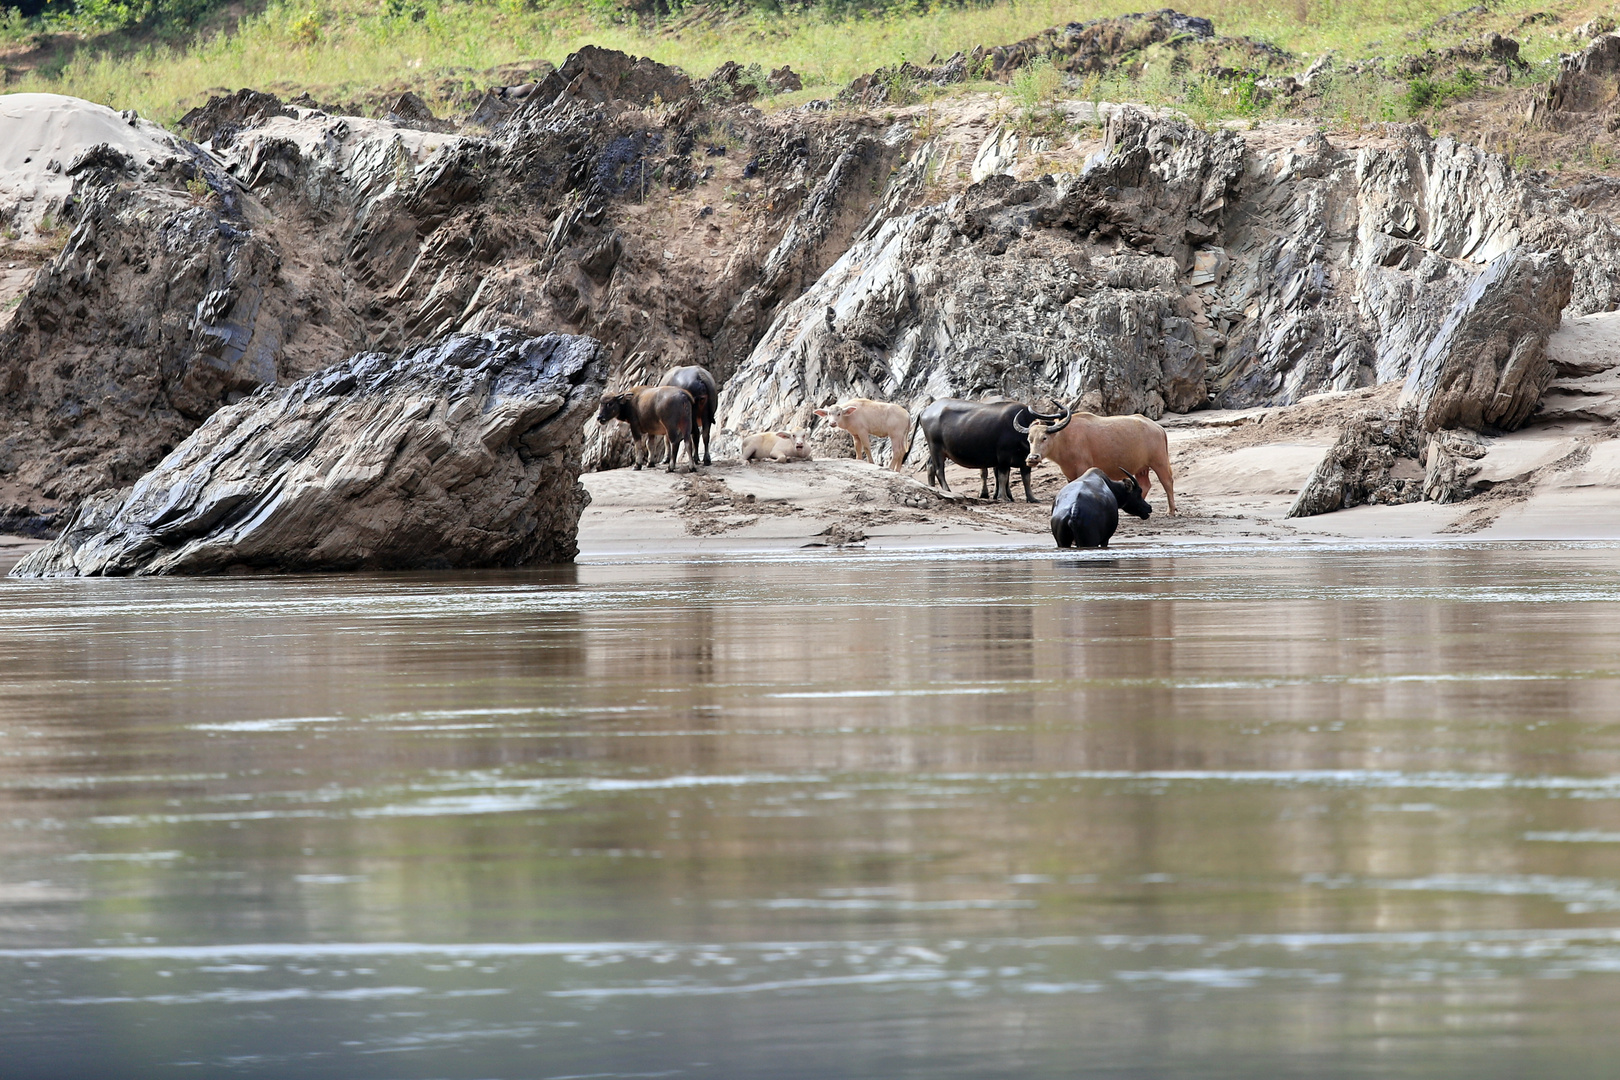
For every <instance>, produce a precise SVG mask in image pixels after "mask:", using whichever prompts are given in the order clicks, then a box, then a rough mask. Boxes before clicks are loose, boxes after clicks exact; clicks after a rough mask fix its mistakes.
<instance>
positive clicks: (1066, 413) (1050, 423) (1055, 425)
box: [1013, 402, 1074, 469]
mask: <svg viewBox="0 0 1620 1080" xmlns="http://www.w3.org/2000/svg"><path fill="white" fill-rule="evenodd" d="M1058 409H1059V410H1061V411H1059V412H1055V413H1050V414H1048V413H1038V412H1036V411H1035V410H1034V409H1025V410H1024V413H1028V414H1029V415H1030V417H1031V419H1030V422H1029V423H1028V424H1027V425H1026V424H1020V423H1019V422H1018V416H1015V417H1013V430H1015V431H1017V432H1018V433H1019V434H1020V435H1023V436H1025V437H1027V438H1028V439H1029V456H1028V457H1027V458H1025V459H1024V464H1025V465H1027V466H1029V467H1030V468H1032V469H1033V468H1034V467H1035V466H1037V465H1039V464H1040V463H1041V458H1043V457H1045V456H1046V441H1047V440H1048V439H1050V438H1051V437H1052V436H1053V435H1056V434H1057V433H1058V432H1060V431H1062V430H1063V429H1064V428H1066V427H1068V426H1069V421H1070V420H1071V419H1073V417H1074V413H1073V412H1072V411H1071V410H1070V409H1069V407H1068V406H1067V405H1064V404H1063V403H1062V402H1059V403H1058ZM1022 415H1023V413H1020V414H1019V416H1022Z"/></svg>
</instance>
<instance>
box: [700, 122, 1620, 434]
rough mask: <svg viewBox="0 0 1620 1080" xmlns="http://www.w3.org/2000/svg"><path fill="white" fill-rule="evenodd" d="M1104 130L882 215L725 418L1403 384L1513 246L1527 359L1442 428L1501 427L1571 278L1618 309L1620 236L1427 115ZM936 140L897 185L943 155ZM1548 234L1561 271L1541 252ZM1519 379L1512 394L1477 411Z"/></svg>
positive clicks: (750, 367) (1517, 335) (1166, 402)
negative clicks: (1287, 138) (1037, 164)
mask: <svg viewBox="0 0 1620 1080" xmlns="http://www.w3.org/2000/svg"><path fill="white" fill-rule="evenodd" d="M1108 123H1109V128H1108V133H1107V146H1106V148H1105V150H1104V151H1102V152H1100V153H1099V154H1098V155H1096V156H1095V157H1094V158H1093V159H1092V160H1091V161H1090V162H1089V163H1088V164H1087V167H1086V168H1085V170H1084V172H1083V173H1082V174H1081V175H1078V176H1075V175H1067V176H1057V177H1045V178H1042V179H1041V180H1039V181H1027V182H1018V181H1015V180H1013V179H1012V178H1011V177H1008V176H995V177H991V178H989V179H987V180H985V181H984V182H983V183H981V184H978V185H975V186H974V187H972V188H969V189H968V190H967V191H966V192H964V193H962V194H961V195H959V196H956V197H954V198H952V199H950V200H948V201H946V202H944V203H942V204H938V205H935V206H930V207H926V208H923V209H919V210H914V211H909V212H896V213H895V214H893V215H884V214H881V213H880V214H879V215H878V216H877V217H875V218H874V219H873V221H872V222H871V223H870V224H869V225H868V227H867V228H866V230H865V231H864V232H863V233H862V234H861V235H860V236H858V237H857V239H856V241H855V243H854V244H852V245H851V247H850V248H849V250H848V251H846V252H845V254H844V255H843V257H842V258H841V259H840V260H839V261H838V262H837V263H836V264H835V265H834V266H833V267H832V268H831V269H829V270H828V272H827V273H826V274H825V275H824V276H823V277H822V278H821V280H819V281H818V282H816V283H815V285H814V286H813V287H811V288H810V289H809V290H808V291H807V292H806V293H805V294H804V295H803V296H802V297H800V298H799V299H798V300H796V301H794V302H793V303H792V304H790V305H788V306H787V307H786V308H784V309H783V311H782V313H781V314H780V315H779V316H778V317H777V319H776V320H775V322H774V323H773V324H772V325H771V328H770V329H769V330H768V331H767V332H766V334H765V336H764V337H763V338H762V339H761V341H760V343H759V345H758V346H757V347H756V349H755V350H754V353H753V355H752V356H751V357H750V358H749V360H748V362H747V363H746V364H744V365H743V366H742V368H741V369H739V371H738V373H737V375H736V377H735V378H734V379H733V381H732V382H731V383H730V384H729V385H728V386H727V387H726V388H725V390H724V392H723V393H722V402H721V422H722V424H723V425H724V426H727V427H730V428H733V429H735V430H739V431H741V430H758V429H763V428H769V427H776V426H781V427H795V426H802V425H803V424H805V423H806V422H808V417H809V415H810V411H811V410H812V409H814V408H815V407H817V406H821V405H824V404H826V403H828V402H831V401H833V400H836V399H837V398H840V397H850V396H866V397H880V398H885V399H889V400H896V401H899V402H901V403H902V404H906V405H908V406H910V407H916V406H919V405H921V404H925V403H926V402H927V401H928V400H932V399H934V398H939V397H947V396H960V397H981V396H997V395H1005V396H1008V397H1018V398H1023V399H1027V400H1030V401H1033V402H1049V401H1053V400H1062V401H1065V402H1068V403H1071V404H1077V405H1078V406H1079V407H1083V408H1087V409H1089V410H1091V411H1096V412H1110V413H1119V412H1143V413H1145V414H1147V415H1149V416H1155V417H1156V416H1158V415H1159V414H1160V413H1161V412H1163V411H1164V410H1166V409H1170V410H1176V411H1184V410H1187V409H1191V408H1196V407H1198V406H1199V405H1201V404H1203V403H1204V402H1206V401H1213V403H1215V404H1218V405H1221V406H1225V407H1248V406H1254V405H1280V404H1288V403H1292V402H1294V401H1297V400H1299V399H1300V398H1302V397H1304V396H1306V395H1309V394H1313V393H1318V392H1322V391H1329V390H1347V389H1353V388H1356V387H1361V386H1369V385H1374V384H1377V383H1383V382H1390V381H1395V380H1401V379H1405V378H1406V377H1407V375H1408V373H1409V372H1410V371H1412V369H1413V367H1414V365H1415V364H1416V363H1417V362H1418V361H1419V360H1420V359H1421V358H1422V357H1423V356H1424V355H1425V353H1426V351H1427V350H1428V349H1429V347H1430V344H1431V342H1433V341H1434V340H1435V337H1436V335H1437V334H1438V333H1439V332H1440V331H1441V328H1442V326H1443V325H1445V324H1446V323H1447V319H1448V316H1450V315H1451V314H1452V313H1453V309H1455V308H1457V307H1458V304H1459V302H1460V301H1462V300H1463V298H1464V296H1465V294H1467V293H1468V290H1469V288H1470V285H1471V284H1472V283H1473V282H1474V280H1475V278H1476V277H1479V275H1481V274H1482V273H1483V272H1484V271H1485V267H1486V266H1487V264H1489V263H1490V262H1491V260H1493V259H1496V258H1497V257H1498V256H1503V255H1505V254H1506V253H1509V252H1512V253H1514V254H1513V256H1512V259H1511V260H1510V262H1509V263H1508V264H1504V265H1513V266H1538V267H1540V266H1546V267H1548V269H1547V270H1546V274H1544V275H1543V276H1542V277H1537V276H1536V275H1535V274H1531V275H1530V277H1528V278H1526V277H1523V276H1522V275H1510V277H1512V280H1513V282H1515V283H1517V284H1514V285H1512V286H1511V287H1510V288H1508V292H1512V291H1513V289H1520V290H1521V292H1522V290H1523V289H1529V293H1528V294H1525V299H1524V300H1523V303H1522V304H1521V305H1520V306H1521V307H1522V306H1525V305H1528V308H1533V309H1534V311H1535V312H1536V314H1535V316H1534V317H1527V318H1526V319H1523V320H1520V322H1518V323H1515V328H1514V329H1512V330H1511V332H1508V331H1504V332H1508V333H1509V336H1510V337H1511V338H1512V340H1511V341H1510V342H1507V344H1506V346H1505V347H1506V349H1507V353H1506V354H1504V356H1503V359H1502V364H1506V365H1507V368H1509V369H1511V370H1512V371H1513V372H1514V373H1515V374H1513V375H1505V376H1504V378H1505V380H1506V381H1505V382H1504V381H1503V380H1500V379H1499V380H1498V381H1497V382H1496V383H1494V384H1493V385H1491V386H1490V387H1489V388H1487V387H1485V385H1484V383H1483V382H1482V381H1478V380H1476V381H1473V382H1470V383H1468V384H1467V387H1466V388H1465V390H1464V391H1463V397H1464V398H1466V399H1467V401H1471V402H1473V403H1474V404H1468V403H1467V402H1464V401H1459V402H1458V403H1456V405H1455V408H1451V409H1450V411H1448V413H1447V416H1448V419H1446V420H1444V421H1440V422H1442V423H1454V422H1455V423H1490V424H1497V425H1498V426H1501V425H1503V424H1511V423H1517V422H1519V421H1522V419H1523V415H1524V411H1525V410H1524V408H1523V403H1524V401H1525V400H1530V402H1531V405H1532V406H1533V404H1534V400H1533V399H1534V396H1535V393H1539V386H1538V385H1537V381H1538V380H1540V374H1539V369H1537V371H1530V367H1534V365H1530V366H1529V367H1526V369H1525V370H1526V372H1528V377H1527V379H1526V380H1521V379H1520V378H1519V377H1518V375H1517V374H1516V373H1517V372H1519V370H1520V368H1521V367H1525V365H1524V364H1523V363H1522V361H1524V360H1526V359H1528V358H1530V357H1532V356H1534V355H1536V349H1537V345H1538V342H1539V341H1542V340H1544V339H1545V335H1546V333H1547V332H1549V331H1550V330H1552V329H1555V328H1556V326H1557V316H1556V313H1557V310H1558V308H1559V307H1560V306H1562V305H1561V304H1560V303H1559V298H1560V296H1565V297H1567V298H1568V300H1569V307H1570V309H1571V311H1572V312H1573V313H1580V312H1585V311H1600V310H1607V309H1609V308H1612V307H1614V306H1616V304H1617V303H1620V230H1617V229H1616V227H1615V226H1614V225H1613V224H1612V223H1611V222H1610V221H1608V220H1607V219H1605V218H1602V217H1599V216H1598V215H1595V214H1588V213H1585V212H1583V211H1580V210H1578V209H1576V208H1574V207H1573V206H1571V205H1570V204H1569V202H1568V201H1567V200H1565V199H1564V198H1563V196H1561V195H1559V194H1557V193H1554V192H1550V191H1547V190H1546V189H1543V188H1541V187H1539V186H1538V185H1535V184H1533V183H1529V182H1526V181H1523V180H1521V179H1519V178H1518V177H1516V176H1514V175H1513V173H1512V171H1511V169H1510V168H1509V167H1508V166H1507V164H1506V163H1505V162H1504V161H1503V160H1502V159H1501V158H1500V157H1497V156H1495V155H1490V154H1486V153H1484V152H1482V151H1479V150H1477V149H1475V148H1473V147H1469V146H1465V145H1460V144H1457V143H1455V142H1453V141H1451V140H1449V139H1439V140H1434V139H1431V138H1430V137H1429V136H1428V135H1427V134H1425V133H1424V132H1423V131H1421V129H1418V128H1416V127H1412V128H1404V129H1394V130H1393V131H1392V132H1391V133H1390V135H1389V136H1388V137H1385V138H1383V139H1379V140H1376V141H1374V142H1372V143H1370V144H1369V145H1364V146H1361V147H1358V148H1355V149H1354V150H1345V149H1340V148H1338V147H1335V146H1334V145H1333V144H1332V143H1330V142H1329V141H1328V140H1327V139H1326V138H1325V137H1324V136H1322V135H1321V134H1311V135H1308V136H1307V137H1305V138H1304V139H1302V140H1300V141H1298V142H1297V143H1295V144H1293V145H1291V146H1290V145H1284V146H1277V145H1275V143H1273V144H1272V145H1270V146H1268V145H1266V144H1265V142H1264V141H1258V142H1257V143H1256V144H1255V145H1253V146H1251V145H1250V143H1249V141H1247V140H1246V139H1245V137H1244V136H1243V135H1240V134H1238V133H1235V132H1224V131H1223V132H1218V133H1214V134H1211V133H1207V132H1203V131H1200V130H1198V129H1196V128H1194V127H1192V126H1190V125H1187V124H1185V123H1182V122H1180V121H1177V120H1175V119H1173V118H1154V117H1151V116H1149V115H1147V114H1145V113H1143V112H1140V111H1138V110H1134V109H1129V108H1122V109H1114V110H1111V111H1110V113H1109V121H1108ZM929 152H930V151H929V148H928V147H926V146H925V147H923V148H922V149H921V150H920V151H918V153H917V154H916V155H915V156H914V157H913V159H912V162H911V163H910V165H909V166H908V169H907V170H902V173H901V175H900V176H897V178H896V181H895V182H894V183H895V185H899V184H901V183H902V182H903V180H904V178H905V174H906V172H907V171H911V172H924V173H925V172H926V171H927V169H928V168H929V161H928V155H929ZM1551 250H1558V251H1561V252H1562V253H1563V259H1564V260H1565V261H1566V262H1567V263H1568V266H1567V267H1566V269H1565V271H1563V272H1562V274H1563V276H1560V273H1559V272H1555V271H1554V270H1552V269H1551V264H1549V263H1547V261H1546V258H1545V257H1544V256H1542V255H1538V254H1535V253H1536V252H1538V251H1551ZM1532 279H1534V281H1536V282H1542V281H1543V279H1544V282H1545V283H1544V284H1539V285H1538V284H1531V281H1532ZM1560 282H1562V284H1560ZM1505 287H1506V286H1493V287H1491V289H1490V290H1488V291H1489V295H1490V298H1491V299H1501V298H1503V297H1505V296H1506V295H1507V294H1508V293H1506V292H1503V289H1504V288H1505ZM1481 288H1484V286H1481ZM1561 290H1563V291H1562V292H1561ZM1531 294H1533V299H1532V298H1530V296H1531ZM1515 295H1517V294H1515ZM1471 303H1472V304H1473V308H1474V309H1475V310H1477V311H1483V310H1484V309H1483V308H1481V305H1480V303H1479V302H1478V301H1472V302H1471ZM1488 303H1489V301H1487V303H1486V306H1488ZM1454 321H1455V320H1454ZM1462 321H1463V322H1465V323H1466V322H1468V320H1466V319H1464V320H1462ZM1470 325H1471V324H1470ZM1481 332H1483V331H1481ZM1473 334H1474V331H1468V332H1466V333H1463V334H1462V335H1461V337H1458V335H1457V333H1456V332H1455V331H1454V332H1453V333H1452V339H1453V340H1456V341H1458V342H1461V341H1463V340H1464V339H1466V340H1470V341H1472V340H1474V337H1471V336H1470V335H1473ZM1474 336H1476V337H1477V335H1474ZM1503 340H1504V341H1507V339H1505V338H1504V339H1503ZM1508 355H1511V356H1513V357H1518V358H1519V360H1514V361H1511V362H1510V361H1509V360H1508V359H1507V358H1506V357H1507V356H1508ZM1500 366H1501V365H1498V367H1500ZM1448 378H1449V377H1448ZM1520 382H1522V383H1523V385H1522V387H1520V385H1519V384H1520ZM1510 384H1511V385H1510ZM1448 385H1457V386H1461V385H1462V384H1461V383H1457V382H1455V380H1453V381H1452V382H1451V383H1448ZM1540 385H1545V383H1544V381H1543V382H1541V383H1540ZM1515 387H1517V389H1515ZM1532 391H1534V393H1532ZM1504 393H1505V394H1506V399H1511V400H1512V401H1513V402H1514V404H1513V405H1512V406H1511V407H1508V406H1492V405H1487V404H1484V403H1483V399H1484V398H1485V397H1487V396H1488V397H1491V398H1493V399H1494V398H1496V397H1498V396H1501V395H1503V394H1504ZM1476 406H1477V408H1476ZM1437 415H1438V414H1437Z"/></svg>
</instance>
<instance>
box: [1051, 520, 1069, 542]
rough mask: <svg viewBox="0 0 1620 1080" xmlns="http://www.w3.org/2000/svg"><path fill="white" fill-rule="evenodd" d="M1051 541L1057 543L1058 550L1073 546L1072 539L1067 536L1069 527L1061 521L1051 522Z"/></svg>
mask: <svg viewBox="0 0 1620 1080" xmlns="http://www.w3.org/2000/svg"><path fill="white" fill-rule="evenodd" d="M1052 539H1053V540H1056V541H1057V546H1058V547H1060V548H1066V547H1072V546H1073V545H1074V537H1073V536H1071V535H1069V527H1068V526H1067V525H1065V524H1064V523H1063V522H1061V521H1054V522H1052Z"/></svg>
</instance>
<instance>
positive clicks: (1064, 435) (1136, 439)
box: [1013, 412, 1176, 514]
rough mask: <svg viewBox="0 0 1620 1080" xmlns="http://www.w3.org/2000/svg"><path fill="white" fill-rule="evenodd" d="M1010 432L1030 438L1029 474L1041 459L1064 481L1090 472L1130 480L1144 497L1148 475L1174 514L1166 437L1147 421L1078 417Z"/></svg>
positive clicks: (1081, 414) (1080, 414) (1142, 418)
mask: <svg viewBox="0 0 1620 1080" xmlns="http://www.w3.org/2000/svg"><path fill="white" fill-rule="evenodd" d="M1013 427H1015V428H1017V429H1018V431H1020V432H1022V433H1024V434H1025V435H1027V436H1028V437H1029V457H1028V459H1027V463H1028V464H1029V466H1030V467H1031V468H1033V467H1034V466H1035V465H1037V464H1039V463H1040V460H1041V458H1043V457H1044V458H1046V459H1047V460H1048V461H1050V462H1052V463H1053V464H1054V465H1056V466H1057V467H1058V468H1059V469H1062V470H1063V476H1064V479H1066V480H1073V479H1074V478H1075V477H1077V476H1081V475H1083V474H1084V473H1085V472H1086V471H1087V470H1088V469H1094V468H1095V469H1102V470H1103V471H1104V472H1106V473H1107V474H1108V475H1109V476H1113V477H1126V476H1134V477H1135V478H1136V482H1137V484H1139V485H1141V488H1142V494H1143V496H1144V497H1145V496H1146V495H1147V493H1148V491H1149V489H1150V486H1151V484H1152V482H1153V481H1152V478H1151V477H1150V476H1149V475H1148V474H1149V472H1150V471H1151V472H1152V473H1153V474H1154V475H1156V476H1157V477H1158V478H1159V483H1161V484H1163V485H1164V495H1165V499H1166V500H1168V502H1169V503H1170V512H1171V513H1172V514H1174V513H1175V512H1176V485H1175V479H1174V477H1173V476H1172V475H1171V473H1170V437H1169V436H1168V435H1166V434H1165V433H1164V428H1162V427H1160V426H1159V425H1158V424H1155V423H1154V422H1153V421H1152V420H1149V419H1148V418H1147V417H1145V416H1098V415H1096V414H1095V413H1084V412H1077V413H1070V414H1069V415H1068V416H1067V417H1065V418H1063V419H1061V420H1032V421H1030V424H1029V426H1028V427H1025V426H1023V425H1022V424H1019V423H1018V422H1017V421H1014V422H1013Z"/></svg>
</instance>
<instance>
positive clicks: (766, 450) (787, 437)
mask: <svg viewBox="0 0 1620 1080" xmlns="http://www.w3.org/2000/svg"><path fill="white" fill-rule="evenodd" d="M806 439H807V436H806V435H805V433H804V432H802V431H761V432H757V433H755V434H753V435H745V436H743V441H742V460H743V464H745V465H746V464H747V463H748V462H750V461H753V460H754V459H755V458H758V459H760V460H762V461H763V460H765V459H767V458H769V459H770V460H771V461H809V460H810V443H809V442H808V441H806Z"/></svg>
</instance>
